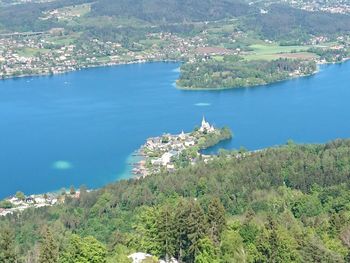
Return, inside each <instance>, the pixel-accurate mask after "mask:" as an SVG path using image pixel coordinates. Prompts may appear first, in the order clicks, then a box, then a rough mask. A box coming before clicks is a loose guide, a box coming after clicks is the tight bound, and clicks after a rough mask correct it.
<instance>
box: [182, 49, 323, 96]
mask: <svg viewBox="0 0 350 263" xmlns="http://www.w3.org/2000/svg"><path fill="white" fill-rule="evenodd" d="M316 70H317V66H316V63H315V62H314V61H304V60H295V59H293V60H292V59H286V58H285V59H282V58H280V59H276V60H271V61H265V60H254V61H246V60H243V59H242V58H239V57H235V56H224V57H223V58H222V59H220V60H219V61H218V60H216V59H207V60H205V61H195V62H192V63H186V64H184V65H183V66H181V68H180V78H179V80H178V81H177V85H178V87H179V88H183V89H193V90H196V89H213V90H215V89H225V88H238V87H252V86H257V85H265V84H271V83H274V82H277V81H282V80H287V79H290V78H293V77H301V76H307V75H310V74H313V73H315V72H316Z"/></svg>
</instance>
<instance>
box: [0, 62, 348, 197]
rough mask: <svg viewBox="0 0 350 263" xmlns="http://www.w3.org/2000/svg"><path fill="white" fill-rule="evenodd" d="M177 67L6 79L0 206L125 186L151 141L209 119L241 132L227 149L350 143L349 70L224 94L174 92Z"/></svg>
mask: <svg viewBox="0 0 350 263" xmlns="http://www.w3.org/2000/svg"><path fill="white" fill-rule="evenodd" d="M178 67H179V64H178V63H150V64H147V63H146V64H137V65H136V64H132V65H124V66H118V67H106V68H104V67H100V68H91V69H87V70H81V71H76V72H71V73H69V74H64V75H55V76H53V77H40V78H32V79H27V78H26V79H23V78H22V79H16V80H4V81H2V82H1V89H0V95H1V96H0V109H1V110H0V117H1V118H0V119H1V121H0V128H1V130H2V137H1V138H0V141H1V142H0V143H1V146H2V149H3V150H2V151H1V152H0V162H1V164H2V165H1V166H0V174H1V175H2V178H3V183H2V184H1V187H0V199H1V198H5V197H6V196H10V195H12V194H14V193H15V192H16V191H17V190H21V191H23V192H25V193H27V194H39V193H45V192H50V191H54V190H57V189H61V188H62V187H67V186H70V185H74V186H75V187H76V188H79V186H80V185H82V184H85V185H86V186H87V187H88V188H89V189H96V188H99V187H102V186H104V185H106V184H108V183H110V182H114V181H116V180H120V179H121V178H123V179H125V178H127V176H126V173H125V171H126V170H127V167H128V163H129V161H128V160H127V158H128V157H129V156H130V154H131V153H133V152H134V151H135V149H138V148H139V147H140V145H143V144H144V143H145V140H146V139H147V138H150V137H154V136H158V135H161V134H162V133H163V132H165V133H170V134H179V133H180V132H181V128H182V129H184V131H191V130H192V129H193V127H194V126H195V125H196V124H197V123H198V120H201V118H202V116H203V115H204V116H206V117H207V118H208V120H210V121H213V124H214V126H215V127H223V126H228V127H229V128H230V129H231V130H234V132H235V139H234V140H231V141H227V142H226V141H225V142H222V146H221V147H220V148H225V149H239V148H240V147H241V146H243V147H245V148H246V149H248V150H256V149H262V148H266V147H270V146H274V145H281V144H284V143H286V142H287V141H288V140H289V139H292V140H294V141H296V142H298V143H319V142H326V141H329V140H332V139H335V138H348V137H349V133H348V131H349V130H350V124H349V123H348V122H347V117H348V116H347V112H349V110H350V108H349V104H348V99H349V96H350V94H349V89H348V84H347V83H349V81H350V80H349V74H348V72H349V67H350V64H349V62H345V63H342V64H327V65H321V66H320V71H319V73H318V74H316V75H312V76H309V77H305V78H295V79H293V80H288V81H284V82H280V83H275V84H273V85H266V86H262V87H259V88H256V89H255V88H254V89H248V88H246V89H231V90H222V91H219V92H211V91H198V92H184V91H181V90H178V89H176V88H174V87H173V83H174V81H175V80H176V79H177V78H178V75H179V73H178V71H176V70H175V69H177V68H178ZM325 124H327V125H325ZM319 127H322V128H319ZM19 158H20V165H18V162H19ZM59 161H63V162H59ZM57 162H59V163H68V164H70V165H67V166H64V167H61V166H57V165H55V164H56V163H57Z"/></svg>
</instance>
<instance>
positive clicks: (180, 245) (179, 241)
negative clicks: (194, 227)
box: [174, 200, 190, 262]
mask: <svg viewBox="0 0 350 263" xmlns="http://www.w3.org/2000/svg"><path fill="white" fill-rule="evenodd" d="M189 214H190V209H189V206H188V203H187V202H186V201H184V200H181V201H180V202H179V203H178V205H177V207H176V210H175V223H174V231H175V239H176V241H175V257H176V258H178V259H179V262H182V260H183V259H185V258H186V254H187V251H188V247H189V244H190V241H189V239H188V236H187V232H188V231H187V219H188V217H189Z"/></svg>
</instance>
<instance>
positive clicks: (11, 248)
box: [0, 227, 17, 263]
mask: <svg viewBox="0 0 350 263" xmlns="http://www.w3.org/2000/svg"><path fill="white" fill-rule="evenodd" d="M0 262H1V263H15V262H17V254H16V249H15V244H14V234H13V232H12V231H11V229H10V228H8V227H4V228H3V229H2V231H1V233H0Z"/></svg>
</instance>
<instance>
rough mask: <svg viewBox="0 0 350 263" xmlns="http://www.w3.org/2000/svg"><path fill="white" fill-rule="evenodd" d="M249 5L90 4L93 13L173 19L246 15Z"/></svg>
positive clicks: (190, 1) (231, 1)
mask: <svg viewBox="0 0 350 263" xmlns="http://www.w3.org/2000/svg"><path fill="white" fill-rule="evenodd" d="M251 9H252V8H250V7H249V5H248V4H247V3H244V2H243V1H239V0H219V1H214V0H205V1H200V0H186V1H185V0H179V1H172V0H162V1H159V0H148V1H145V0H131V1H130V0H122V1H117V2H116V1H113V0H100V1H98V2H97V3H95V4H94V5H93V7H92V15H97V16H101V15H102V16H103V15H106V16H118V17H127V18H130V17H132V18H137V19H140V20H145V21H150V22H156V23H175V22H191V21H207V20H219V19H224V18H232V17H235V16H241V15H247V14H248V13H249V12H250V10H251Z"/></svg>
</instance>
